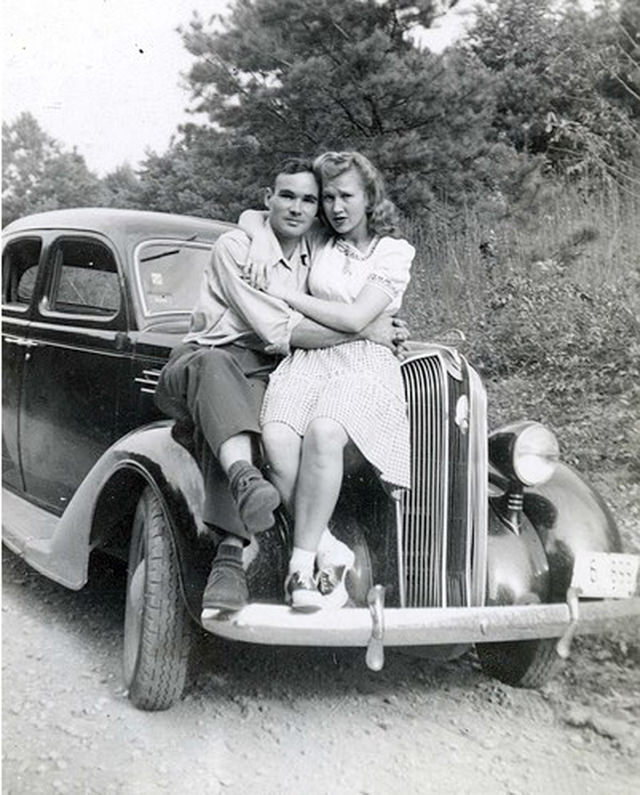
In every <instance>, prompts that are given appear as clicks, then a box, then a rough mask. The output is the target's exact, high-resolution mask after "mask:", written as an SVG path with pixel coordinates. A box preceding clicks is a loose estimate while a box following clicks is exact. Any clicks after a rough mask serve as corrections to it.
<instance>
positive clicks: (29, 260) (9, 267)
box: [2, 237, 42, 309]
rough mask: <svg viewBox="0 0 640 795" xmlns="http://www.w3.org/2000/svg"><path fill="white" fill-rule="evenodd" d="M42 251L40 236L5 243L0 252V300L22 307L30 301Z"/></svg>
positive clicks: (25, 306)
mask: <svg viewBox="0 0 640 795" xmlns="http://www.w3.org/2000/svg"><path fill="white" fill-rule="evenodd" d="M41 251H42V240H41V239H40V238H36V237H33V238H23V239H21V240H13V241H11V242H10V243H7V245H6V246H5V249H4V251H3V253H2V302H3V303H4V304H13V305H16V304H17V305H18V307H23V308H24V309H26V308H27V306H28V305H29V304H30V303H31V297H32V295H33V291H34V289H35V285H36V276H37V275H38V263H39V261H40V253H41Z"/></svg>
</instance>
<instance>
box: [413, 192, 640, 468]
mask: <svg viewBox="0 0 640 795" xmlns="http://www.w3.org/2000/svg"><path fill="white" fill-rule="evenodd" d="M599 187H600V189H598V190H596V189H595V188H594V189H591V190H584V189H583V190H582V191H581V192H579V193H578V192H577V191H575V190H573V189H565V190H562V191H557V190H556V191H555V193H554V194H553V196H552V200H550V201H549V202H548V203H547V205H546V206H543V207H541V208H538V209H537V211H536V212H532V213H530V214H528V216H527V217H526V219H523V218H514V217H513V215H511V217H510V215H509V213H508V212H504V213H502V218H500V217H499V214H497V213H496V214H495V215H494V217H493V218H491V216H490V214H489V215H487V214H486V213H485V215H484V216H481V215H479V214H478V213H477V212H475V211H474V212H471V211H469V212H468V213H467V214H466V215H465V216H464V217H462V218H459V219H458V224H457V225H456V224H452V223H451V222H450V219H447V220H443V219H444V218H445V217H446V216H445V215H443V216H437V215H436V214H434V216H432V217H431V218H430V219H429V221H428V223H426V224H422V225H421V226H419V227H414V229H412V230H411V234H410V237H411V239H412V241H413V242H414V243H415V244H416V247H417V249H418V256H417V259H416V263H415V266H414V272H413V276H412V283H411V287H410V289H409V292H408V295H407V299H406V301H405V307H406V310H407V314H408V316H409V320H410V324H411V327H412V332H413V335H414V336H415V337H416V338H430V337H434V336H438V335H439V334H440V333H441V332H443V331H444V330H446V329H447V328H452V327H459V328H461V329H462V330H463V331H464V332H465V334H466V336H467V344H466V350H465V352H466V354H467V356H468V358H469V359H470V361H471V362H472V363H473V364H474V365H475V366H476V367H477V368H478V369H479V370H480V372H481V374H482V375H483V377H484V379H485V382H486V384H487V388H488V391H489V396H490V404H489V405H490V423H491V425H492V426H495V425H498V424H501V423H504V422H507V421H510V420H513V419H519V418H527V419H537V420H540V421H542V422H545V423H547V424H548V425H550V426H551V427H552V428H553V429H554V430H555V431H556V432H557V433H558V436H559V438H560V441H561V445H562V447H563V457H564V459H565V460H567V461H568V462H570V463H573V464H576V465H578V466H579V467H580V468H581V469H585V470H586V471H592V472H593V471H595V470H602V469H603V468H614V467H620V466H626V467H629V469H630V471H633V472H635V475H636V476H637V475H640V465H639V464H638V460H637V451H638V449H640V420H639V419H638V412H637V408H636V407H637V406H638V405H640V239H639V238H640V230H639V229H638V227H637V217H638V206H637V201H631V200H629V199H625V200H624V201H623V200H621V198H620V195H619V194H618V193H617V192H615V193H612V192H608V193H604V192H603V190H602V189H601V188H602V186H599ZM492 222H495V224H494V226H493V227H490V226H489V224H490V223H492Z"/></svg>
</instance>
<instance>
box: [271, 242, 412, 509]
mask: <svg viewBox="0 0 640 795" xmlns="http://www.w3.org/2000/svg"><path fill="white" fill-rule="evenodd" d="M414 255H415V249H414V248H413V246H411V245H410V244H409V243H408V242H407V241H406V240H402V239H398V238H392V237H378V238H374V239H373V240H372V242H371V245H370V246H369V249H368V251H367V252H366V253H364V254H362V253H360V252H359V251H358V250H357V249H356V248H354V247H353V246H351V245H350V244H348V243H347V242H345V241H343V240H341V239H339V238H334V239H332V240H330V241H328V242H326V243H324V245H323V246H322V247H321V248H320V250H319V251H318V252H317V253H316V254H315V256H314V257H313V264H312V267H311V273H310V275H309V290H310V292H311V294H312V295H314V296H316V297H317V298H324V299H326V300H329V301H344V302H347V303H352V302H353V301H354V299H355V298H356V296H357V295H358V293H359V292H360V290H361V289H362V288H363V287H364V285H365V284H367V283H369V284H373V285H375V286H376V287H378V288H379V289H380V290H382V291H384V292H385V293H386V294H387V295H388V296H389V298H390V299H391V302H390V304H389V305H388V307H387V309H386V310H385V311H387V312H390V313H394V312H396V311H397V310H398V309H399V308H400V305H401V302H402V296H403V294H404V291H405V289H406V287H407V284H408V283H409V271H410V268H411V263H412V261H413V257H414ZM318 417H330V418H332V419H334V420H335V421H337V422H339V423H340V424H341V425H342V426H343V427H344V429H345V430H346V432H347V434H348V436H349V438H350V439H351V440H352V441H353V442H354V443H355V445H356V446H357V447H358V448H359V450H360V452H361V453H362V454H363V455H364V457H365V458H366V459H367V460H368V461H369V462H370V463H371V464H372V465H373V467H374V468H375V470H376V471H377V472H378V474H379V476H380V478H381V480H382V482H383V485H385V486H386V487H387V489H388V490H389V491H390V492H391V493H394V494H397V490H398V489H402V488H409V485H410V480H409V458H410V449H409V425H408V420H407V411H406V403H405V396H404V387H403V383H402V375H401V372H400V363H399V361H398V359H397V358H396V357H395V356H394V355H393V353H392V352H391V351H390V350H389V349H388V348H385V347H384V346H382V345H377V344H375V343H373V342H370V341H368V340H357V341H353V342H347V343H344V344H342V345H335V346H333V347H331V348H315V349H311V350H303V349H301V348H298V349H296V350H295V351H294V352H293V354H291V355H290V356H288V357H287V358H286V359H284V360H283V361H282V362H281V364H280V365H279V366H278V368H277V369H276V370H275V372H274V373H273V374H272V375H271V378H270V380H269V387H268V389H267V392H266V395H265V398H264V403H263V407H262V416H261V421H262V424H263V425H264V424H266V423H268V422H283V423H285V424H286V425H289V426H290V427H291V428H293V430H294V431H296V433H298V434H299V435H300V436H304V434H305V431H306V428H307V426H308V425H309V423H310V422H311V421H312V420H314V419H316V418H318Z"/></svg>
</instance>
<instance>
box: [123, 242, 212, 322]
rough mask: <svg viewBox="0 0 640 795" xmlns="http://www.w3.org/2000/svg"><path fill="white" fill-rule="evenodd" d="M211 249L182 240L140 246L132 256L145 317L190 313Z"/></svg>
mask: <svg viewBox="0 0 640 795" xmlns="http://www.w3.org/2000/svg"><path fill="white" fill-rule="evenodd" d="M210 258H211V247H210V246H204V245H198V244H188V243H184V242H183V241H162V242H148V243H143V244H142V245H141V246H139V247H138V249H137V251H136V257H135V266H136V275H137V282H138V288H139V291H140V297H141V300H142V308H143V311H144V313H145V315H162V314H169V313H174V312H191V310H192V309H193V307H194V304H195V302H196V299H197V298H198V294H199V292H200V283H201V281H202V273H203V271H204V269H205V268H206V266H207V263H208V262H209V259H210Z"/></svg>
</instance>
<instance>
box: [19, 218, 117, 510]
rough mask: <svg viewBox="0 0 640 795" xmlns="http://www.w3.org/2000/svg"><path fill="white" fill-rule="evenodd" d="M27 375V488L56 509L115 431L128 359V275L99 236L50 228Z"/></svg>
mask: <svg viewBox="0 0 640 795" xmlns="http://www.w3.org/2000/svg"><path fill="white" fill-rule="evenodd" d="M41 268H42V272H41V275H40V281H39V290H38V295H37V297H36V301H37V303H36V305H35V306H34V308H33V314H32V318H31V325H30V327H29V334H28V345H29V348H28V361H25V365H24V368H23V375H22V396H21V400H20V410H19V424H20V452H21V464H22V474H23V479H24V487H25V490H26V493H27V494H28V495H29V496H30V497H31V498H32V499H35V500H37V501H38V502H40V503H42V504H44V505H46V506H47V507H48V508H49V509H51V510H54V511H56V512H61V511H62V510H64V508H65V506H66V505H67V503H68V502H69V500H70V499H71V497H72V496H73V493H74V491H75V490H76V488H77V487H78V485H79V484H80V482H81V481H82V479H83V478H84V477H85V475H86V474H87V473H88V472H89V470H90V469H91V467H92V466H93V464H94V463H95V462H96V461H97V459H98V458H99V457H100V455H101V454H102V453H103V452H104V450H106V448H107V447H109V445H110V444H111V443H112V442H114V441H115V438H116V434H117V412H118V400H119V395H120V393H121V391H122V388H123V385H124V383H125V379H126V378H127V374H128V371H129V366H130V353H129V351H128V336H127V333H126V332H127V310H126V301H125V296H124V290H123V287H124V281H123V279H122V278H121V274H120V270H119V267H118V260H117V256H116V252H115V250H114V248H113V247H112V246H111V245H110V244H109V242H108V241H107V240H106V239H104V238H101V237H99V236H97V235H91V234H88V233H74V232H60V233H50V234H49V236H48V237H47V240H46V247H45V251H44V252H43V263H42V266H41Z"/></svg>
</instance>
